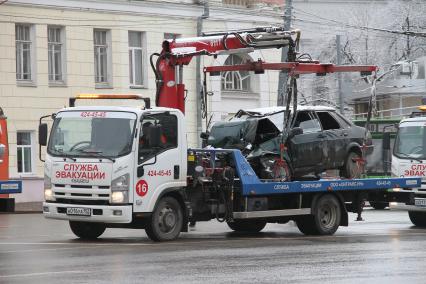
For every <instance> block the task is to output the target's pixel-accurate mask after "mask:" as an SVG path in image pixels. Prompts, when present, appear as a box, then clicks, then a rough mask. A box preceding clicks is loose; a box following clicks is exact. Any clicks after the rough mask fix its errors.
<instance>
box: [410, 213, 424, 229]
mask: <svg viewBox="0 0 426 284" xmlns="http://www.w3.org/2000/svg"><path fill="white" fill-rule="evenodd" d="M408 216H409V217H410V220H411V223H413V224H414V225H415V226H417V227H426V212H418V211H408Z"/></svg>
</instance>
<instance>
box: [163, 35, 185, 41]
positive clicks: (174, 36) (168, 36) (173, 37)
mask: <svg viewBox="0 0 426 284" xmlns="http://www.w3.org/2000/svg"><path fill="white" fill-rule="evenodd" d="M181 36H182V35H181V34H174V33H164V39H165V40H167V39H171V40H174V39H177V38H180V37H181Z"/></svg>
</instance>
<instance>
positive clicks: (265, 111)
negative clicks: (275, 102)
mask: <svg viewBox="0 0 426 284" xmlns="http://www.w3.org/2000/svg"><path fill="white" fill-rule="evenodd" d="M285 109H286V108H285V107H283V106H273V107H261V108H253V109H247V110H244V111H247V112H254V113H259V114H263V115H266V114H271V113H274V112H280V111H284V110H285ZM290 109H291V110H292V109H293V108H292V107H290ZM297 110H299V111H335V110H336V109H335V108H332V107H329V106H297Z"/></svg>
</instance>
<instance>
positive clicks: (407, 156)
mask: <svg viewBox="0 0 426 284" xmlns="http://www.w3.org/2000/svg"><path fill="white" fill-rule="evenodd" d="M398 155H399V156H403V157H405V158H409V159H411V160H414V161H417V162H419V163H421V162H423V161H422V160H421V159H419V158H414V157H412V156H410V155H408V154H405V153H398Z"/></svg>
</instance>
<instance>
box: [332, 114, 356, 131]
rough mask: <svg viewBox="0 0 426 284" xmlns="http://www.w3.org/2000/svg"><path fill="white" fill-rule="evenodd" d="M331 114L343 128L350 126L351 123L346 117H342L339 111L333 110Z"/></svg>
mask: <svg viewBox="0 0 426 284" xmlns="http://www.w3.org/2000/svg"><path fill="white" fill-rule="evenodd" d="M332 114H333V116H334V117H335V118H336V119H337V121H339V123H340V126H343V127H344V128H348V127H351V126H352V124H351V123H350V122H349V121H348V120H347V119H346V117H344V116H343V115H341V114H340V113H337V112H333V113H332Z"/></svg>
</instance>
